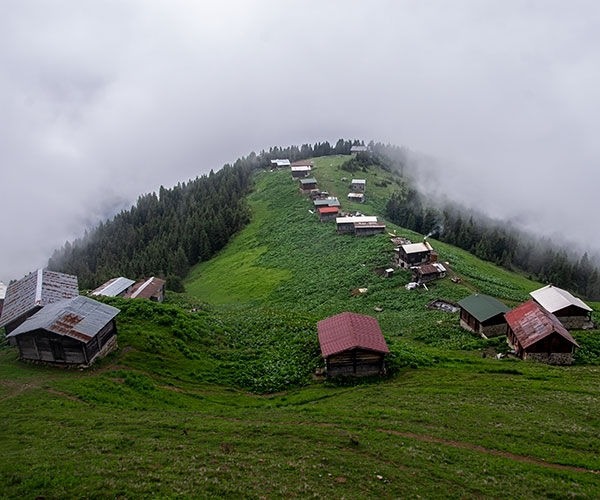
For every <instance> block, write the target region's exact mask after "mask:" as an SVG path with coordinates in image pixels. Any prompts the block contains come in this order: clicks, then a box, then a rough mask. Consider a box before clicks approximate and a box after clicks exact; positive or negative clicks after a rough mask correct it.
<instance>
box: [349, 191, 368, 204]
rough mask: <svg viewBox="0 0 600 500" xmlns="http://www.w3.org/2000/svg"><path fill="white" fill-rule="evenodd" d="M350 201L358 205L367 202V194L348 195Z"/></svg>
mask: <svg viewBox="0 0 600 500" xmlns="http://www.w3.org/2000/svg"><path fill="white" fill-rule="evenodd" d="M348 201H354V202H356V203H364V202H365V193H348Z"/></svg>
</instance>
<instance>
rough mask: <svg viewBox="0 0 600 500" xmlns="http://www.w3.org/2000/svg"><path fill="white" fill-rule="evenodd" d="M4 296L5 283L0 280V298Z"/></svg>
mask: <svg viewBox="0 0 600 500" xmlns="http://www.w3.org/2000/svg"><path fill="white" fill-rule="evenodd" d="M5 296H6V285H5V284H4V283H2V281H0V300H2V299H3V298H4V297H5Z"/></svg>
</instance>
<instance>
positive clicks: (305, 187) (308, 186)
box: [300, 177, 317, 193]
mask: <svg viewBox="0 0 600 500" xmlns="http://www.w3.org/2000/svg"><path fill="white" fill-rule="evenodd" d="M315 189H317V179H315V178H313V177H308V178H306V179H300V192H301V193H310V192H311V191H314V190H315Z"/></svg>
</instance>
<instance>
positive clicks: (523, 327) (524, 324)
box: [459, 300, 579, 349]
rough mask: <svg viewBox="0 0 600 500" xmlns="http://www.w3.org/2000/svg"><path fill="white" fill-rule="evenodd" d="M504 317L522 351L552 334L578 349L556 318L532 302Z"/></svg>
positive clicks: (522, 305)
mask: <svg viewBox="0 0 600 500" xmlns="http://www.w3.org/2000/svg"><path fill="white" fill-rule="evenodd" d="M459 303H460V302H459ZM504 317H505V318H506V322H507V323H508V326H509V327H510V329H511V330H512V331H513V333H514V334H515V336H516V337H517V339H518V340H519V343H520V344H521V346H522V347H523V349H526V348H527V347H529V346H531V345H533V344H535V343H536V342H539V341H540V340H542V339H544V338H545V337H548V336H549V335H552V334H553V333H557V334H559V335H560V336H561V337H563V338H565V339H566V340H567V341H569V342H570V343H571V344H573V345H575V346H577V347H579V344H578V343H577V342H576V341H575V339H574V338H573V337H572V336H571V334H570V333H569V332H568V331H567V330H566V328H565V327H564V326H563V325H562V323H561V322H560V321H559V320H558V318H557V317H556V316H554V314H552V313H551V312H548V311H546V310H545V309H544V308H543V307H541V306H540V305H539V304H537V303H536V302H534V301H533V300H529V301H527V302H525V303H524V304H521V305H520V306H519V307H517V308H515V309H513V310H512V311H509V312H507V313H506V314H505V315H504Z"/></svg>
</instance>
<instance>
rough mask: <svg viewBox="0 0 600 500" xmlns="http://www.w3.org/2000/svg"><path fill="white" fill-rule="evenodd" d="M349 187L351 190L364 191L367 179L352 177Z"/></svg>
mask: <svg viewBox="0 0 600 500" xmlns="http://www.w3.org/2000/svg"><path fill="white" fill-rule="evenodd" d="M350 188H351V189H352V191H359V192H361V193H364V192H365V191H366V190H367V181H366V180H365V179H352V182H351V183H350Z"/></svg>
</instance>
